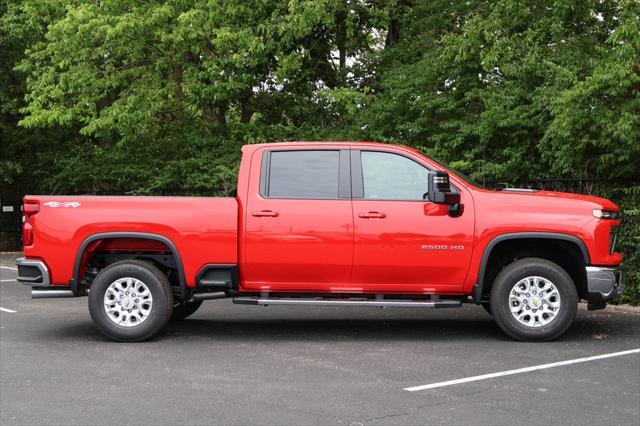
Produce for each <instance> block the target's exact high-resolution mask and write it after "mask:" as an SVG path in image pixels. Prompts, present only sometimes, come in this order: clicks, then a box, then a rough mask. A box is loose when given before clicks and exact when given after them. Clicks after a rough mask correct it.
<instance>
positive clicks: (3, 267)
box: [0, 266, 18, 283]
mask: <svg viewBox="0 0 640 426" xmlns="http://www.w3.org/2000/svg"><path fill="white" fill-rule="evenodd" d="M0 269H8V270H10V271H17V270H18V268H12V267H10V266H0ZM14 281H15V278H12V279H10V280H0V283H11V282H14Z"/></svg>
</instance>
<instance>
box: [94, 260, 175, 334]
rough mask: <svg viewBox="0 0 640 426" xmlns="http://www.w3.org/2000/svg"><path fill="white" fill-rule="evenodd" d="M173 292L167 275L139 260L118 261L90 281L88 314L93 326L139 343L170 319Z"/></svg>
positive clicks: (104, 332)
mask: <svg viewBox="0 0 640 426" xmlns="http://www.w3.org/2000/svg"><path fill="white" fill-rule="evenodd" d="M172 308H173V293H172V291H171V285H170V284H169V281H168V280H167V277H166V276H165V275H164V274H163V273H162V272H161V271H160V270H159V269H158V268H156V267H155V266H153V265H152V264H150V263H147V262H144V261H140V260H128V261H123V262H117V263H114V264H112V265H109V266H108V267H106V268H105V269H103V270H102V271H101V272H100V273H99V274H98V275H97V276H96V278H95V280H94V281H93V283H92V284H91V289H90V292H89V313H90V314H91V319H92V320H93V323H94V324H95V326H96V328H97V329H98V330H99V331H100V332H101V333H102V334H104V335H105V336H107V337H108V338H110V339H112V340H116V341H119V342H140V341H142V340H146V339H149V338H150V337H152V336H154V335H155V334H156V333H158V332H159V331H160V330H161V329H162V328H163V327H164V326H165V325H166V324H167V322H168V321H169V318H170V317H171V310H172Z"/></svg>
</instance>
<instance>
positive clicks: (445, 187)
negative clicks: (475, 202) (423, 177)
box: [425, 170, 462, 217]
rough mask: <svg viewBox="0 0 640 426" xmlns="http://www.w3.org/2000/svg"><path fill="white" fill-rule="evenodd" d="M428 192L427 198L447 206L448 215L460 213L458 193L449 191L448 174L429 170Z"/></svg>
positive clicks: (454, 215)
mask: <svg viewBox="0 0 640 426" xmlns="http://www.w3.org/2000/svg"><path fill="white" fill-rule="evenodd" d="M428 180H429V192H427V194H425V195H427V199H428V200H429V201H431V202H433V203H436V204H446V205H448V206H449V215H450V216H452V217H457V216H460V215H461V214H462V209H461V207H462V206H461V205H460V193H458V192H453V191H451V183H450V182H449V174H448V173H447V172H443V171H441V170H436V171H433V172H429V179H428Z"/></svg>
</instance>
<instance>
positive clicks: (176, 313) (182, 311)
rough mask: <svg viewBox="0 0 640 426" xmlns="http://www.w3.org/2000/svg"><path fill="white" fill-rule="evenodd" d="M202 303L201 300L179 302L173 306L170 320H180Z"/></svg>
mask: <svg viewBox="0 0 640 426" xmlns="http://www.w3.org/2000/svg"><path fill="white" fill-rule="evenodd" d="M200 305H202V300H198V301H197V302H187V303H181V304H179V305H176V306H174V307H173V314H171V321H180V320H183V319H185V318H187V317H189V316H191V315H192V314H193V313H195V311H197V310H198V308H199V307H200Z"/></svg>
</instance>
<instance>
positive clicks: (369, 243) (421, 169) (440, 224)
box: [351, 150, 474, 294]
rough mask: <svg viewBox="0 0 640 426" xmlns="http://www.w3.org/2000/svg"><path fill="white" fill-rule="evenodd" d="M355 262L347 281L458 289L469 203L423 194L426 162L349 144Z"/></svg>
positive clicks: (386, 288) (387, 287)
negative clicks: (453, 207)
mask: <svg viewBox="0 0 640 426" xmlns="http://www.w3.org/2000/svg"><path fill="white" fill-rule="evenodd" d="M351 155H352V175H353V177H354V178H353V216H354V227H355V239H354V260H353V262H354V264H353V272H352V276H351V284H352V286H354V287H361V288H362V289H363V290H365V291H381V292H399V293H401V292H403V291H408V290H410V291H412V292H420V293H425V294H426V293H440V294H443V293H445V294H446V293H447V292H457V291H460V290H462V284H463V282H464V279H465V277H466V273H467V270H468V265H469V262H470V259H471V250H472V247H473V227H474V221H473V203H472V202H471V200H470V198H469V197H470V196H469V195H468V193H467V192H466V190H464V189H463V188H462V187H461V188H459V189H457V190H459V191H461V197H462V202H463V204H465V207H464V211H463V213H462V215H461V216H459V217H450V216H449V215H448V208H447V206H444V205H436V204H434V203H431V202H429V201H425V200H424V199H423V195H424V193H426V192H427V189H428V187H427V185H428V184H427V180H428V179H427V173H428V172H429V169H428V168H427V166H426V164H425V163H424V162H421V160H420V158H419V156H417V155H411V154H410V153H405V152H393V151H392V150H391V151H384V150H380V151H376V150H371V151H369V150H353V151H352V154H351Z"/></svg>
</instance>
